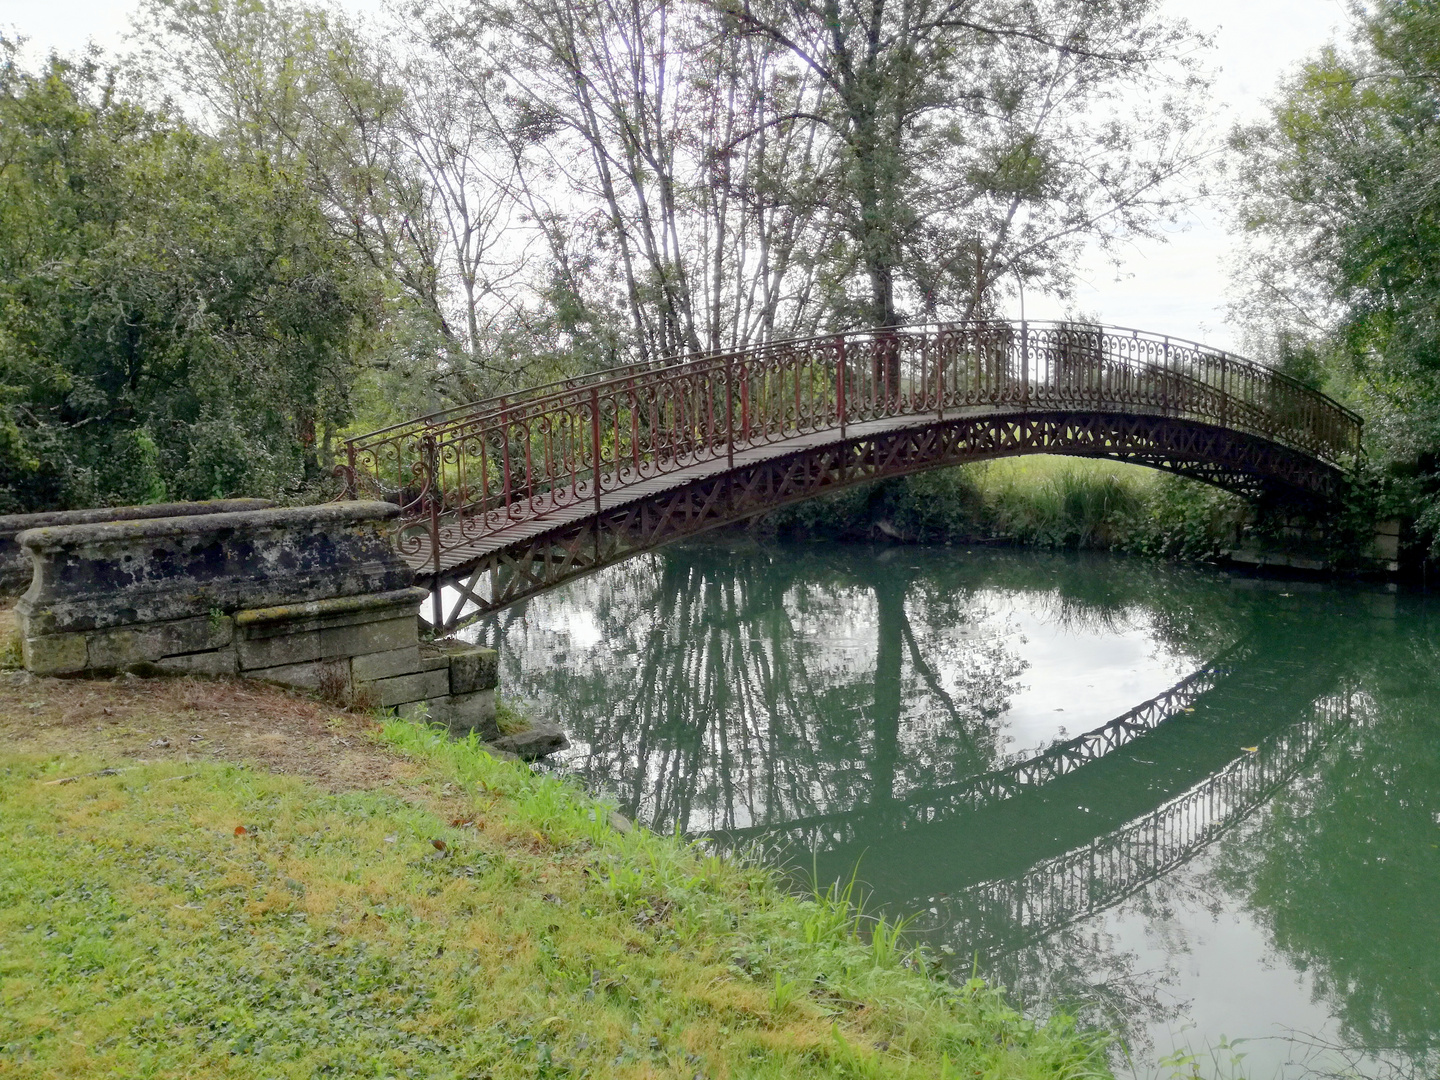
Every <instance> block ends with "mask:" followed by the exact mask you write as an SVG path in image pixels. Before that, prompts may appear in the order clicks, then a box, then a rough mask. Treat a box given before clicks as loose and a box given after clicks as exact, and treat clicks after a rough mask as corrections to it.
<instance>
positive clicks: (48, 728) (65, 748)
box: [0, 610, 415, 791]
mask: <svg viewBox="0 0 1440 1080" xmlns="http://www.w3.org/2000/svg"><path fill="white" fill-rule="evenodd" d="M13 627H14V613H13V612H12V611H8V610H6V611H0V640H4V639H5V638H6V637H8V635H9V634H10V633H12V632H13ZM374 726H375V724H374V721H373V720H372V719H371V718H369V717H367V716H362V715H357V714H355V713H350V712H346V711H345V710H343V709H340V708H338V707H336V706H334V705H327V704H325V703H324V702H321V701H318V700H316V699H315V698H314V697H312V696H310V695H308V694H304V693H300V692H296V691H290V690H285V689H282V688H280V687H276V686H268V685H266V684H264V683H258V682H254V681H251V680H246V679H200V678H174V679H169V678H162V679H140V678H136V677H134V676H122V677H121V678H118V679H41V678H36V677H34V676H32V675H30V674H29V673H28V672H24V671H0V742H3V745H4V747H5V749H6V751H7V752H8V753H12V754H57V753H73V754H88V755H95V756H99V757H103V758H105V759H107V760H113V759H131V760H135V761H166V760H177V761H200V760H207V759H209V760H217V761H230V762H237V763H239V762H243V763H247V764H251V765H255V766H257V767H260V768H263V769H266V770H268V771H270V772H278V773H289V774H292V775H295V776H303V777H306V778H307V779H309V780H312V781H314V782H315V783H316V784H318V785H320V786H321V787H324V788H326V789H328V790H331V791H338V790H350V789H355V788H371V787H377V786H385V785H387V784H392V783H396V782H409V781H410V780H411V779H412V778H413V774H414V772H415V766H414V765H412V764H411V763H409V762H407V761H405V760H404V759H402V758H401V757H399V756H398V755H396V754H394V753H393V752H391V751H390V750H388V749H386V748H385V747H384V746H381V745H379V744H378V743H377V742H376V741H375V740H374V739H373V738H372V737H371V732H372V730H373V729H374Z"/></svg>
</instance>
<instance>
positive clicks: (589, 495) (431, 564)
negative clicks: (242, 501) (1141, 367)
mask: <svg viewBox="0 0 1440 1080" xmlns="http://www.w3.org/2000/svg"><path fill="white" fill-rule="evenodd" d="M993 411H994V410H982V409H967V410H947V412H946V414H945V417H944V418H945V419H961V418H963V417H964V416H965V415H966V414H979V413H982V412H993ZM1035 411H1037V412H1038V411H1039V410H1035ZM1023 415H1024V414H1023V413H1022V412H1017V416H1023ZM940 421H941V417H940V416H939V415H937V414H934V413H932V414H929V415H926V416H916V415H907V416H892V417H887V418H886V419H884V420H869V421H866V422H865V423H862V424H852V425H850V426H849V428H848V429H847V430H846V439H847V441H848V440H849V439H850V438H852V437H853V438H856V439H863V438H865V437H867V436H873V435H878V434H882V433H885V432H893V431H903V430H905V429H907V428H913V429H915V430H921V429H923V428H926V427H929V426H931V425H932V424H936V423H939V422H940ZM834 445H836V440H835V433H834V431H831V430H824V431H814V432H809V433H806V434H804V435H796V436H792V437H790V438H788V439H781V440H777V441H776V442H773V443H765V444H763V445H759V446H750V447H747V448H746V449H744V450H740V449H737V450H736V451H735V455H734V463H733V465H732V464H731V459H730V458H729V457H727V456H725V455H723V454H722V455H717V456H716V457H713V458H710V459H709V460H706V461H701V462H697V463H696V464H694V465H688V466H686V467H684V468H680V469H676V470H674V471H673V472H664V473H660V474H658V475H656V476H652V477H649V478H648V479H645V480H640V481H637V482H633V483H627V484H626V485H625V486H624V487H623V488H621V489H620V490H618V491H602V492H601V493H600V500H599V506H598V507H597V506H596V501H595V497H594V494H593V485H592V484H588V483H586V484H577V485H576V486H575V487H574V488H573V489H572V488H570V487H566V488H564V489H563V499H564V501H563V503H561V504H560V505H558V506H557V505H555V502H556V501H558V500H551V499H547V498H546V497H545V496H539V497H536V498H535V499H533V500H526V503H525V507H526V509H525V516H524V517H523V518H521V519H519V520H517V521H516V522H515V523H514V524H513V525H505V526H501V527H499V528H492V529H491V530H490V531H487V532H486V533H485V534H484V535H483V536H481V537H478V538H476V539H467V538H466V536H465V532H464V528H463V525H462V524H459V523H456V521H455V520H454V515H453V514H451V515H443V516H442V517H441V519H440V566H439V572H440V573H441V574H442V575H445V574H450V573H455V572H458V571H460V570H463V569H464V568H465V567H467V566H470V565H474V564H475V563H477V562H480V561H482V560H483V559H485V558H486V557H487V556H489V555H491V554H493V553H494V552H496V551H500V550H502V549H504V548H508V547H513V546H515V545H517V544H521V543H524V542H525V541H526V540H532V539H534V538H535V537H537V536H540V535H543V534H544V533H547V532H550V531H551V530H553V529H559V528H563V527H565V526H566V525H573V524H575V523H576V522H579V521H584V520H586V519H587V518H591V517H594V516H595V515H596V514H597V513H599V514H603V513H606V512H607V511H612V510H619V509H623V508H624V507H626V506H630V505H633V504H635V503H642V502H645V501H646V500H648V499H652V498H654V497H655V496H656V495H660V494H663V493H664V492H667V491H673V490H675V489H676V488H681V487H684V486H685V485H687V484H690V483H693V482H695V481H696V480H706V479H709V478H710V477H712V476H719V475H721V474H722V473H727V472H730V471H731V470H732V469H744V468H748V467H751V466H754V465H760V464H763V463H765V462H767V461H774V460H775V459H777V458H783V457H787V456H789V455H791V454H795V453H801V452H803V451H806V450H813V449H817V448H819V447H823V446H834ZM496 512H497V513H503V511H496ZM403 558H404V559H405V560H406V561H407V562H408V563H409V564H410V565H411V566H413V567H414V568H415V570H416V571H417V572H418V573H420V574H422V575H427V574H433V573H435V570H436V566H435V557H434V555H433V553H432V551H431V547H430V538H429V536H428V535H427V536H418V537H417V538H416V546H415V548H414V550H411V551H406V552H404V553H403Z"/></svg>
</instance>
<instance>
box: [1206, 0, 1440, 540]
mask: <svg viewBox="0 0 1440 1080" xmlns="http://www.w3.org/2000/svg"><path fill="white" fill-rule="evenodd" d="M1232 146H1233V148H1234V150H1235V158H1236V162H1237V179H1238V182H1239V183H1238V186H1239V192H1240V195H1241V198H1240V201H1239V212H1240V220H1241V222H1242V223H1243V225H1244V227H1245V229H1246V230H1247V231H1248V233H1249V234H1250V238H1251V242H1250V244H1249V246H1248V249H1247V251H1246V254H1245V257H1244V260H1243V262H1242V264H1241V266H1240V273H1239V276H1238V283H1239V286H1240V289H1241V291H1242V294H1243V295H1242V299H1241V300H1240V302H1239V303H1238V304H1237V314H1239V315H1240V316H1241V317H1242V318H1243V319H1244V320H1246V321H1247V322H1248V323H1249V324H1250V326H1251V328H1252V331H1253V332H1254V333H1255V334H1256V336H1258V337H1260V338H1261V339H1262V341H1263V342H1265V343H1266V346H1265V347H1266V348H1267V349H1268V351H1269V352H1270V353H1271V355H1272V357H1273V358H1274V359H1275V360H1276V361H1277V362H1279V363H1281V364H1282V366H1284V367H1286V368H1287V369H1289V370H1292V371H1293V372H1295V373H1296V374H1298V375H1300V376H1301V377H1305V378H1308V379H1310V380H1311V381H1313V382H1316V383H1320V384H1324V385H1325V386H1326V387H1327V389H1329V390H1331V392H1333V393H1336V394H1339V395H1341V396H1344V397H1347V398H1349V399H1350V401H1351V402H1352V403H1353V404H1355V405H1356V406H1358V407H1359V408H1360V409H1361V410H1362V411H1363V412H1364V413H1365V416H1366V420H1367V425H1368V426H1367V434H1368V436H1369V441H1370V443H1371V447H1372V450H1373V451H1375V452H1376V454H1377V457H1378V458H1379V459H1380V460H1381V461H1382V462H1384V463H1388V464H1389V465H1391V466H1392V474H1395V475H1401V474H1409V480H1408V481H1407V484H1408V487H1409V489H1410V490H1409V495H1410V497H1411V502H1410V505H1409V509H1410V511H1411V512H1412V513H1418V514H1419V515H1420V517H1421V522H1422V527H1423V528H1425V529H1426V530H1427V531H1429V532H1431V533H1434V532H1435V530H1436V527H1437V525H1440V498H1437V492H1440V480H1437V478H1436V476H1435V471H1436V462H1437V460H1440V188H1437V186H1436V184H1435V177H1436V172H1437V169H1440V4H1437V3H1436V2H1435V0H1383V2H1380V3H1377V4H1375V5H1374V6H1373V7H1370V8H1368V9H1364V10H1363V11H1362V12H1361V13H1360V16H1359V18H1358V21H1357V23H1356V25H1355V27H1354V30H1353V33H1352V38H1351V41H1350V44H1349V47H1348V48H1347V49H1340V48H1328V49H1325V50H1323V51H1322V52H1321V53H1320V55H1319V56H1318V57H1317V58H1316V59H1314V60H1313V61H1311V62H1310V63H1309V64H1307V65H1306V66H1305V67H1304V68H1303V70H1302V71H1301V72H1300V73H1299V74H1298V75H1297V76H1296V77H1295V78H1294V79H1292V80H1291V81H1290V82H1289V83H1288V84H1286V85H1285V86H1284V87H1283V88H1282V91H1281V94H1280V97H1279V100H1278V101H1277V102H1276V104H1275V106H1274V108H1273V110H1272V115H1271V117H1270V118H1269V119H1268V120H1267V121H1265V122H1264V123H1261V124H1257V125H1253V126H1250V127H1247V128H1244V129H1241V130H1238V131H1236V132H1235V133H1234V135H1233V136H1232Z"/></svg>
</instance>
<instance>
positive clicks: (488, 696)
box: [430, 690, 500, 742]
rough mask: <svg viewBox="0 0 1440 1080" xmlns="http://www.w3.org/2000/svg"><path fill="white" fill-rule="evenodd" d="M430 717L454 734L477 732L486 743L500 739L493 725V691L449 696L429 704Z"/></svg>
mask: <svg viewBox="0 0 1440 1080" xmlns="http://www.w3.org/2000/svg"><path fill="white" fill-rule="evenodd" d="M430 717H431V719H433V720H436V721H438V722H439V723H442V724H444V725H445V726H446V727H448V728H449V729H450V730H451V731H453V732H456V733H466V732H471V731H474V732H477V733H478V734H479V735H480V737H481V738H482V739H484V740H485V741H486V742H494V741H495V740H496V739H498V738H499V737H500V729H499V728H498V727H497V726H496V724H495V691H494V690H476V691H475V692H474V693H470V694H451V695H450V696H449V697H443V698H436V699H435V700H433V701H431V702H430Z"/></svg>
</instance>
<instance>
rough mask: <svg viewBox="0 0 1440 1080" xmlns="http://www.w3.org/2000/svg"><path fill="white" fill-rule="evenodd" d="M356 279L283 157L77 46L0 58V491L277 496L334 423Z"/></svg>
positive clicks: (366, 284)
mask: <svg viewBox="0 0 1440 1080" xmlns="http://www.w3.org/2000/svg"><path fill="white" fill-rule="evenodd" d="M372 285H373V283H372V282H371V281H370V279H369V278H368V277H367V275H366V274H365V273H364V269H363V268H362V267H358V266H356V265H355V264H354V263H353V261H352V260H350V259H349V258H348V257H347V255H346V253H345V252H344V251H343V250H341V249H339V248H337V246H336V245H335V244H334V243H333V241H332V239H331V235H330V232H329V230H328V228H327V227H326V223H325V220H324V217H323V214H322V212H321V208H320V207H319V206H318V205H317V203H316V202H315V200H314V199H313V198H312V197H311V196H310V194H309V192H308V191H307V190H306V189H305V187H304V186H303V185H302V184H301V183H299V182H298V181H297V179H296V178H295V177H294V176H293V175H291V174H290V173H288V172H287V171H285V170H284V169H283V168H278V167H273V166H271V165H270V164H269V163H267V162H265V161H264V160H255V159H248V160H237V159H236V158H235V157H234V156H233V155H227V153H226V152H225V148H224V147H223V146H221V145H220V144H218V143H217V142H216V141H215V140H213V139H210V138H207V137H206V136H203V135H201V134H199V133H197V132H196V131H194V130H193V129H192V128H190V127H188V126H187V125H186V124H185V123H184V122H183V121H181V120H179V119H176V118H174V117H173V116H171V115H169V114H167V113H165V112H159V111H154V110H150V109H147V108H145V107H143V106H142V105H139V104H137V103H135V102H133V101H130V100H127V99H126V98H125V96H124V95H123V94H121V93H120V91H119V89H118V88H117V86H116V84H115V82H114V80H113V78H112V77H111V76H110V75H109V74H108V73H106V72H105V71H103V70H102V69H101V68H100V67H99V66H98V64H97V63H95V62H94V61H93V60H87V61H81V62H68V61H63V60H60V59H54V58H52V59H51V61H50V62H49V64H48V65H47V66H46V67H45V68H44V69H43V70H41V71H39V72H36V73H30V72H27V71H26V70H24V69H23V68H21V67H20V66H19V64H18V62H17V61H16V58H15V55H14V52H13V49H10V48H9V46H7V47H6V53H5V62H4V65H3V67H0V384H3V385H4V387H5V391H4V393H5V398H6V404H7V405H8V410H7V422H6V423H5V424H4V425H3V426H0V435H3V438H0V455H3V457H0V502H3V504H4V505H5V506H6V507H7V508H8V509H12V510H33V509H41V508H53V507H56V506H77V505H93V504H96V503H106V502H144V501H152V500H156V499H161V498H209V497H214V496H222V495H234V494H266V495H274V494H276V493H278V492H282V491H284V490H287V489H293V488H294V487H295V486H296V485H299V484H302V483H304V482H305V481H306V479H307V478H313V477H315V476H316V475H317V473H318V471H319V467H320V464H321V462H320V457H321V456H322V455H321V454H320V453H319V449H320V446H321V444H322V443H323V441H324V440H325V438H326V437H327V434H328V432H329V431H331V430H333V429H334V428H335V427H336V426H338V425H340V424H342V423H344V422H345V420H346V419H348V408H349V403H348V397H349V391H350V385H351V381H352V378H353V373H354V361H355V357H356V355H357V354H358V353H359V352H360V351H362V350H363V346H364V341H365V337H366V334H367V326H368V323H367V315H368V312H369V309H370V300H371V297H372V296H373V292H372Z"/></svg>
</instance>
